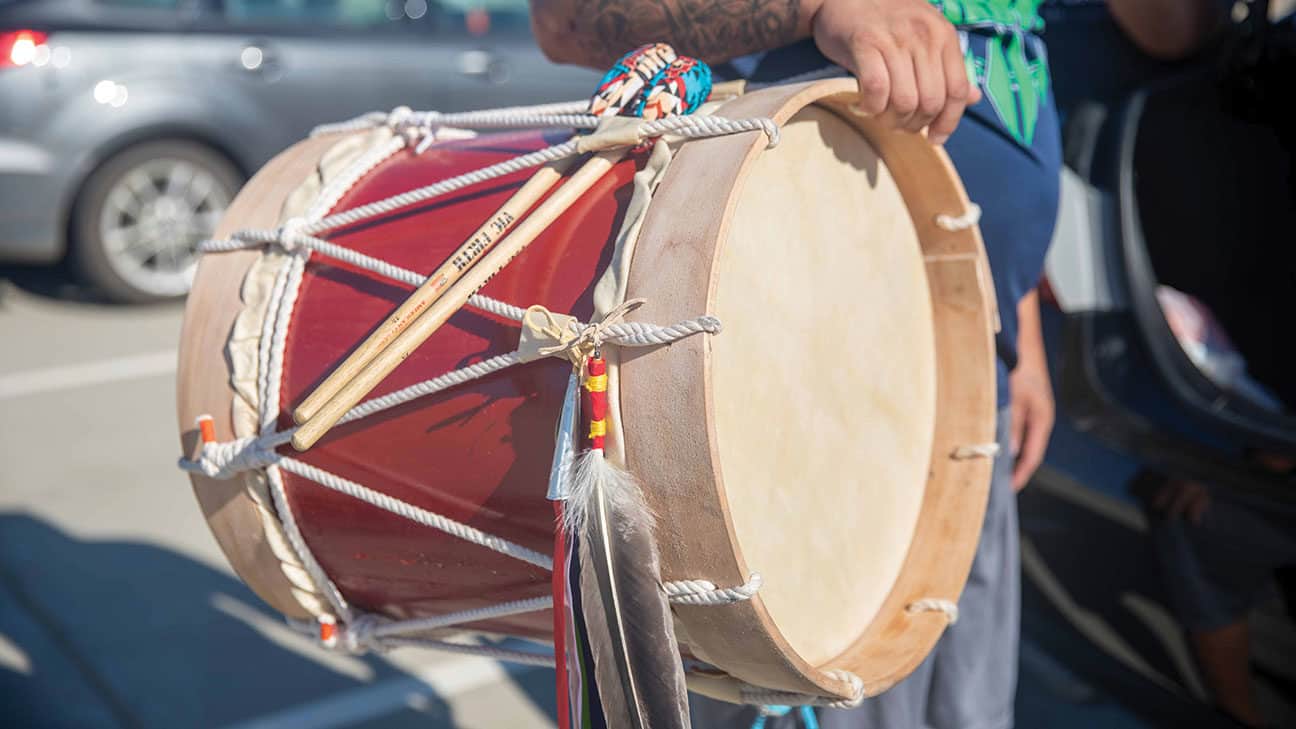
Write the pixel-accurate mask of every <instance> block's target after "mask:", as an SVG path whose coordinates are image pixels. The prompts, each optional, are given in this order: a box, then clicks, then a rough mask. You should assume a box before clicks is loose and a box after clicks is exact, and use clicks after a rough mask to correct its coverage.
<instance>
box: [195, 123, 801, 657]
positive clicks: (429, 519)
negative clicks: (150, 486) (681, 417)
mask: <svg viewBox="0 0 1296 729" xmlns="http://www.w3.org/2000/svg"><path fill="white" fill-rule="evenodd" d="M583 108H584V102H581V105H580V106H579V107H578V106H576V105H575V104H557V105H546V106H544V107H515V108H511V109H502V110H494V111H492V112H470V113H465V114H436V113H422V114H420V113H415V112H411V111H410V110H409V109H405V108H401V109H396V110H394V111H393V112H391V113H389V114H380V113H378V114H368V115H365V116H362V117H358V118H357V119H353V120H350V121H347V122H342V123H340V124H335V125H326V126H323V127H319V128H317V129H316V130H315V132H314V133H315V134H329V133H337V132H350V131H359V130H363V129H369V128H373V127H377V126H381V125H387V126H389V127H391V128H392V129H393V130H394V131H396V132H397V134H395V135H394V136H392V137H391V138H390V139H387V140H385V141H383V142H381V143H379V144H376V145H375V146H374V147H373V148H371V149H369V150H367V151H366V152H364V153H363V154H361V155H360V157H358V158H357V159H356V160H355V161H354V162H352V163H351V164H350V165H348V166H347V168H346V169H345V170H343V171H342V173H341V174H340V175H338V176H337V177H336V178H334V179H333V180H332V181H330V182H329V183H328V184H326V185H325V187H324V189H323V190H321V192H320V195H319V197H318V198H317V199H316V200H315V202H314V203H313V204H312V205H311V207H310V209H309V210H308V212H307V213H306V215H305V216H304V217H302V218H293V219H290V220H288V221H286V222H285V223H284V224H283V225H282V226H281V227H280V228H278V229H277V230H269V231H267V230H248V231H240V232H238V233H235V234H234V235H233V236H232V237H231V238H230V239H228V240H214V241H207V242H205V243H204V244H203V245H202V250H203V251H204V252H211V253H217V252H222V251H232V250H238V249H242V248H251V247H259V246H266V245H277V246H279V247H280V248H281V249H283V250H284V251H285V252H287V253H289V254H290V260H289V261H288V263H287V264H286V265H285V266H283V267H282V268H281V269H280V271H279V273H278V275H277V276H276V278H275V282H274V285H273V287H272V290H271V292H270V296H269V300H268V302H267V314H266V318H265V320H264V322H263V324H262V332H261V337H260V347H259V349H258V368H257V371H258V397H257V400H258V416H259V420H260V424H261V425H260V433H259V435H257V436H255V437H251V436H249V437H243V438H236V439H234V440H231V441H227V442H205V443H203V445H202V447H201V450H200V453H199V456H198V458H197V459H195V460H188V459H181V461H180V467H181V468H183V469H185V470H187V471H192V472H198V473H202V474H203V475H205V476H208V477H211V478H231V477H233V476H235V475H237V474H239V473H242V472H245V471H248V470H253V469H262V470H263V471H264V474H265V477H266V481H267V483H268V486H269V491H270V496H271V500H272V503H273V506H274V510H275V516H277V517H278V520H279V522H280V525H281V526H282V528H283V532H284V535H285V537H286V538H287V541H288V544H289V546H290V547H291V549H292V551H293V552H294V553H295V554H296V556H297V558H298V559H299V561H300V565H299V566H300V568H301V569H304V570H305V572H306V574H307V575H308V576H309V578H310V581H311V582H312V583H313V586H314V588H315V591H316V592H318V593H320V594H322V595H323V597H324V598H325V600H326V601H327V602H328V604H329V606H330V607H331V609H332V611H333V614H332V615H327V614H325V615H320V616H319V622H318V623H316V624H315V625H313V626H309V627H307V628H306V629H307V630H308V631H310V630H311V628H315V629H318V628H319V627H320V626H321V625H323V624H328V625H330V626H335V630H334V632H333V637H332V638H329V639H328V640H326V641H325V642H326V643H330V644H333V645H338V646H340V647H342V648H343V649H345V650H349V651H357V652H358V651H364V650H369V649H377V650H385V649H388V648H393V647H398V646H420V647H425V648H436V649H439V650H447V651H452V652H459V653H470V654H474V655H486V656H489V657H492V658H496V659H500V660H509V661H515V662H521V663H528V664H532V665H545V666H553V664H554V659H553V656H552V655H543V654H536V653H530V652H526V651H513V650H509V649H504V648H499V647H497V646H489V645H479V644H465V643H455V642H449V641H442V640H435V639H430V638H426V637H410V635H411V634H416V633H426V632H428V631H431V630H440V629H444V628H448V627H452V626H455V625H462V624H464V623H472V622H477V621H481V620H489V619H493V618H498V617H503V616H507V615H515V614H519V613H526V612H535V611H538V610H545V609H549V608H550V607H551V605H552V598H550V597H540V598H532V599H527V600H518V601H513V602H508V603H503V604H499V605H493V606H486V607H482V608H476V609H472V610H465V611H461V612H458V613H452V614H448V615H441V616H434V617H426V618H417V619H411V620H399V621H396V620H389V619H387V618H384V617H382V616H378V615H374V614H368V613H364V612H361V611H358V610H356V609H355V608H354V607H353V606H351V605H349V604H348V602H347V600H346V599H345V598H344V597H343V596H342V594H341V592H340V591H339V590H338V588H337V586H336V585H335V584H334V583H333V581H332V580H331V579H330V578H329V576H328V575H327V574H326V573H325V571H324V569H323V568H322V566H321V565H320V564H319V563H318V562H317V561H316V560H315V558H314V556H313V554H312V553H311V550H310V549H309V547H308V546H307V544H306V541H305V539H304V537H303V536H302V533H301V530H300V528H299V526H298V524H297V521H296V517H295V515H294V513H293V511H292V508H291V505H290V503H289V501H288V498H287V493H286V490H285V487H284V481H283V477H282V473H281V471H283V470H286V471H288V472H290V473H293V474H294V475H297V476H299V477H302V478H304V479H307V480H310V481H313V482H315V483H317V484H319V485H321V486H324V487H325V488H329V489H332V490H334V491H337V492H339V493H343V494H346V495H348V496H351V497H352V498H355V499H357V500H360V501H363V502H365V503H368V504H370V505H372V506H375V507H377V508H380V509H383V510H385V511H388V512H390V513H393V514H397V515H399V516H401V517H403V518H406V519H409V520H411V521H414V522H416V523H419V524H422V525H425V526H428V527H430V528H433V529H437V530H439V531H441V532H443V533H446V534H449V535H452V536H455V537H456V538H459V539H462V540H464V541H467V542H469V543H472V544H476V545H479V546H482V547H484V548H487V549H491V550H492V551H495V552H497V553H500V554H503V555H506V556H509V557H512V558H514V559H518V560H521V561H524V562H527V563H529V564H532V565H535V566H537V567H541V568H543V569H546V570H552V568H553V565H552V560H551V559H550V558H549V557H548V556H546V555H544V554H542V553H540V552H537V551H535V550H532V549H530V548H527V547H525V546H522V545H519V544H516V543H514V542H511V541H509V540H507V539H503V538H501V537H496V536H494V535H491V534H489V533H487V532H484V531H482V530H480V529H476V528H474V527H470V526H468V525H466V524H463V523H461V522H458V521H455V520H453V519H450V518H448V517H446V516H443V515H441V514H436V513H434V512H431V511H428V510H426V509H423V508H421V507H417V506H415V505H413V504H409V503H407V502H404V501H402V500H400V499H397V498H394V497H391V496H388V495H386V494H383V493H381V492H378V491H375V490H373V489H370V488H368V487H365V486H363V485H361V484H359V483H356V482H354V481H351V480H349V479H346V478H343V477H342V476H339V475H337V474H334V473H330V472H328V471H326V470H324V469H321V468H318V467H316V466H313V465H311V464H308V463H305V462H303V461H300V460H298V459H295V458H292V457H289V456H286V455H283V454H280V453H278V452H276V451H275V448H277V447H279V446H282V445H284V444H286V443H287V442H288V441H290V440H291V438H292V435H293V433H294V432H295V431H296V428H290V429H288V430H284V431H277V430H276V427H277V423H278V419H279V403H280V386H281V383H282V374H283V356H284V350H285V348H286V342H287V332H288V323H289V321H290V320H291V318H292V313H293V308H294V306H295V305H296V301H297V296H298V293H299V292H300V289H301V282H302V278H303V275H304V271H305V266H306V261H307V260H308V258H309V257H310V256H311V255H312V254H313V253H318V254H320V255H324V256H328V257H330V258H334V259H336V260H340V261H342V262H344V263H347V264H350V265H352V266H354V267H357V268H362V269H365V270H368V271H371V272H373V273H375V274H377V275H379V276H382V277H385V278H388V279H391V280H395V281H399V282H402V283H405V284H407V285H411V286H418V285H421V284H422V283H423V282H424V281H425V280H426V277H425V276H423V275H421V274H418V273H416V272H414V271H411V270H408V269H405V268H402V267H400V266H396V265H394V264H391V263H389V262H386V261H383V260H381V259H378V258H375V257H372V256H368V255H365V254H363V253H360V252H358V251H354V250H351V249H348V248H345V247H343V246H339V245H336V244H334V243H331V242H329V241H327V240H324V239H322V238H320V237H319V234H321V233H324V232H327V231H329V230H333V229H335V228H340V227H344V226H347V225H352V224H354V223H357V222H360V221H363V220H367V219H371V218H375V217H378V216H381V215H385V214H388V213H391V212H394V211H396V210H399V209H401V208H404V207H408V206H411V205H415V204H418V203H421V202H425V201H427V200H430V199H432V198H435V197H437V196H440V195H444V194H447V193H449V192H453V191H455V190H460V189H463V188H466V187H468V186H471V185H475V184H478V183H480V182H484V181H487V180H490V179H495V178H498V177H502V176H504V175H508V174H512V173H514V172H518V171H521V170H525V169H529V168H532V167H537V166H539V165H542V164H545V163H547V162H551V161H556V160H560V159H565V158H567V157H572V156H575V155H577V154H579V153H580V150H579V149H578V148H577V141H578V140H572V141H571V142H567V143H564V144H559V145H554V146H551V147H548V148H545V149H542V150H538V151H536V152H532V153H530V154H526V155H521V156H519V157H516V158H513V159H511V160H506V161H504V162H501V163H497V164H494V165H489V166H487V167H484V168H481V169H479V170H474V171H472V172H468V173H465V174H462V175H458V176H455V177H452V178H449V179H446V180H442V181H440V182H438V183H435V184H432V185H428V186H425V187H422V188H418V189H416V190H411V191H409V192H406V193H402V194H398V195H394V196H391V197H389V198H386V199H383V200H379V201H377V202H374V203H369V204H367V205H361V206H359V207H356V208H352V209H349V210H344V211H341V212H338V213H335V214H333V215H328V216H327V217H325V214H326V213H327V211H328V210H330V209H332V208H333V207H335V206H336V205H337V203H338V202H339V201H340V200H341V198H342V197H343V196H344V195H345V194H346V193H347V191H348V190H350V189H351V187H353V186H354V185H355V183H356V182H358V181H359V179H360V178H361V177H363V176H364V175H366V174H368V173H369V172H370V171H372V170H373V169H374V168H376V167H377V166H378V165H379V164H381V163H382V162H383V161H385V160H387V159H388V158H390V157H391V156H392V155H394V154H396V153H397V152H398V151H399V150H401V149H403V148H405V147H406V146H408V145H409V144H411V143H413V142H414V141H415V140H416V139H418V138H419V137H420V136H422V137H423V140H424V142H426V141H427V139H428V138H430V136H431V135H433V134H434V128H437V127H448V126H451V125H459V126H476V127H484V126H536V125H546V124H548V123H552V125H553V126H565V127H575V128H590V127H592V126H593V124H591V123H590V122H591V121H593V119H594V118H593V117H592V116H591V115H588V114H583V113H581V112H582V110H583ZM542 117H543V118H542ZM752 131H757V132H761V133H763V134H765V135H766V137H767V140H768V145H769V146H771V147H772V146H774V145H775V144H777V143H778V127H777V125H775V124H774V123H773V122H772V121H771V120H769V119H724V118H721V117H672V118H668V119H663V120H658V121H653V122H646V123H644V124H643V125H641V126H640V128H639V137H640V138H641V139H648V138H652V137H657V136H662V135H666V134H670V135H675V136H679V137H682V138H685V139H697V138H705V137H714V136H720V135H726V134H738V133H744V132H752ZM411 132H416V133H411ZM468 303H469V305H471V306H473V307H474V308H477V309H479V310H482V311H486V312H489V313H491V314H494V315H496V316H499V317H501V318H504V319H508V320H511V321H514V322H521V321H522V320H523V318H524V317H525V314H526V310H524V309H522V308H521V307H517V306H514V305H512V304H508V303H505V302H502V301H498V300H496V299H492V298H490V297H486V296H481V295H479V294H478V295H474V296H472V297H471V298H470V299H469V302H468ZM577 325H578V326H579V327H582V328H587V327H589V326H590V325H585V324H580V323H579V322H577ZM598 327H599V329H600V335H601V337H602V339H603V341H604V342H606V343H609V344H614V345H620V346H629V347H642V346H655V345H662V344H669V343H670V342H674V341H677V340H679V339H682V338H684V337H689V336H693V335H694V334H702V333H708V334H714V333H717V332H719V331H720V321H719V320H718V319H716V318H715V317H712V316H699V317H697V318H695V319H690V320H687V321H683V322H679V323H677V324H673V325H670V326H665V327H663V326H657V325H653V324H646V323H642V322H616V323H603V324H600V325H598ZM522 361H523V360H522V359H521V357H520V355H519V354H518V353H516V352H511V353H507V354H502V355H498V356H495V357H491V358H489V359H486V360H483V361H482V362H477V363H474V364H471V365H468V366H466V367H462V368H460V369H457V370H453V371H451V372H447V373H444V374H442V375H439V376H438V377H434V378H432V379H429V380H425V381H423V382H419V383H416V384H414V385H411V386H409V387H406V388H403V389H401V390H398V391H396V392H392V393H389V394H387V395H383V396H380V397H376V398H372V399H370V400H367V401H365V402H363V403H361V404H359V405H357V406H356V407H354V408H352V409H351V410H350V411H348V412H347V414H346V415H345V416H344V417H343V418H342V419H341V420H340V423H349V422H354V421H356V420H360V419H362V418H365V417H369V416H371V415H374V414H375V413H379V412H382V411H384V410H387V409H389V408H393V407H396V406H398V405H401V404H403V403H406V402H409V401H411V400H414V399H416V398H419V397H425V396H427V395H431V394H433V393H436V392H440V391H442V390H445V389H447V388H450V387H453V386H456V385H459V384H463V383H466V382H469V381H472V380H475V379H479V378H481V377H485V376H487V375H490V374H493V373H495V372H498V371H500V370H503V369H505V368H508V367H511V366H514V365H517V364H520V363H522ZM284 566H285V569H288V567H289V565H288V563H286V562H285V565H284ZM294 569H296V566H294ZM662 588H663V590H664V591H665V593H666V595H667V598H668V599H669V600H670V601H671V602H673V603H676V604H685V605H725V604H731V603H734V602H737V601H740V600H747V599H751V597H752V596H753V595H755V593H756V591H757V590H758V589H759V588H760V576H759V575H757V574H752V575H751V577H750V579H749V580H748V582H747V583H745V584H743V585H739V586H737V587H730V588H722V587H717V586H716V585H715V584H713V583H711V582H709V581H705V580H681V581H676V582H667V583H664V584H663V585H662ZM337 621H340V622H341V624H340V625H339V624H337ZM297 627H303V626H302V625H301V624H298V625H297ZM311 632H314V631H311ZM320 637H321V639H322V640H323V639H324V636H323V633H322V632H321V633H320Z"/></svg>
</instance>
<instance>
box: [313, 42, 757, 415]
mask: <svg viewBox="0 0 1296 729" xmlns="http://www.w3.org/2000/svg"><path fill="white" fill-rule="evenodd" d="M642 50H643V49H640V51H642ZM673 53H674V52H673V51H671V55H672V56H673ZM632 55H633V54H632ZM623 63H625V64H626V65H633V62H632V61H626V60H623ZM744 83H745V82H743V81H738V82H725V83H720V84H715V85H714V86H712V87H711V89H710V93H709V97H710V98H713V99H714V98H724V97H726V96H739V95H741V94H742V92H743V88H744V86H743V84H744ZM598 99H599V97H598V96H596V97H595V102H597V101H598ZM605 101H608V102H610V103H613V104H616V103H621V104H624V103H625V102H626V101H627V100H626V99H612V100H605ZM595 102H592V103H591V108H593V107H594V106H595ZM613 110H615V109H613ZM569 164H570V161H569V160H564V161H560V162H555V163H551V164H549V165H546V166H545V167H543V168H541V169H540V170H539V171H538V172H536V173H535V174H534V175H533V176H532V177H531V179H529V180H527V182H526V183H525V184H524V185H523V186H522V187H521V188H520V189H518V191H517V192H516V193H514V194H513V196H512V197H510V198H509V199H508V200H507V201H506V202H505V203H504V204H503V205H502V206H500V208H499V210H496V211H495V214H494V215H492V216H490V218H488V219H487V221H486V222H485V223H484V224H482V226H481V227H480V228H478V229H477V230H475V231H473V233H472V234H471V235H469V236H468V238H467V240H465V241H464V243H463V245H461V246H460V247H459V249H458V250H457V251H455V252H454V254H452V255H451V256H450V257H449V258H448V259H447V260H446V262H445V263H443V264H442V265H441V267H440V268H438V269H437V270H436V271H433V272H432V275H431V276H429V277H428V280H427V281H426V282H424V283H423V285H422V286H420V287H419V288H418V289H417V290H415V291H414V293H413V294H411V295H410V297H409V298H408V299H406V300H405V303H403V304H401V306H400V308H398V309H397V310H396V311H395V312H393V313H392V314H391V315H390V316H389V317H387V320H386V321H384V322H383V323H382V324H381V325H380V326H379V327H378V328H377V329H375V330H374V331H373V333H372V334H370V335H369V338H368V339H366V340H365V341H364V342H363V343H362V344H361V345H360V346H359V347H357V348H356V350H355V351H354V352H352V353H351V354H350V355H349V356H348V357H347V358H346V359H345V360H344V361H343V362H342V364H340V365H338V366H337V367H336V368H335V369H334V370H333V371H332V372H331V373H329V375H328V377H326V378H325V379H324V381H323V382H321V383H320V384H319V385H318V386H316V388H315V390H314V391H313V392H311V393H310V394H309V395H307V396H306V399H305V400H303V401H302V402H301V403H300V404H299V405H298V406H297V408H296V409H295V410H293V421H294V422H296V423H298V424H301V423H305V422H306V421H308V420H310V419H311V418H313V417H314V416H315V414H316V413H317V412H319V409H320V408H321V407H322V406H323V405H324V403H326V402H328V401H329V400H330V399H332V398H333V397H335V396H336V395H337V393H338V392H339V391H340V390H341V389H342V388H343V387H344V386H345V385H346V383H347V382H349V381H350V380H352V379H353V378H355V376H356V375H357V374H358V373H359V372H360V371H361V369H362V368H363V367H364V366H365V365H366V364H368V363H369V362H370V361H371V360H373V358H374V357H375V356H377V354H378V353H379V352H381V351H382V350H383V349H384V348H385V347H387V345H388V344H389V343H391V342H392V340H394V339H395V338H396V337H397V336H399V335H400V333H401V332H403V331H405V329H406V327H408V326H409V325H410V323H411V322H413V321H414V320H415V319H416V318H417V317H418V316H419V315H420V314H421V313H422V312H423V311H424V310H426V309H427V307H429V306H431V305H432V304H433V303H434V302H435V301H436V300H437V299H438V298H440V297H441V294H442V293H444V292H445V290H446V289H447V288H448V287H449V286H450V285H452V284H453V283H454V282H455V281H457V280H458V279H459V277H460V276H461V275H463V272H464V271H465V270H467V269H468V268H469V267H470V266H472V265H473V263H474V262H475V261H476V260H477V259H478V257H479V256H481V255H482V254H484V253H485V252H486V251H487V250H489V249H490V248H491V246H492V245H493V244H494V243H495V242H497V241H498V240H499V238H500V236H501V234H503V233H506V232H507V231H508V229H509V228H510V227H512V224H513V223H515V222H517V220H518V219H519V218H521V217H522V215H524V214H525V213H526V211H527V210H529V209H530V208H531V206H532V205H534V204H535V203H536V201H537V200H539V199H540V198H541V197H543V196H544V194H545V193H546V192H548V191H549V189H550V188H551V187H553V186H554V184H555V183H557V182H558V180H559V179H561V177H562V173H563V172H565V171H566V168H567V166H568V165H569Z"/></svg>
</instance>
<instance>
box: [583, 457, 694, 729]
mask: <svg viewBox="0 0 1296 729" xmlns="http://www.w3.org/2000/svg"><path fill="white" fill-rule="evenodd" d="M576 468H577V470H576V478H575V485H574V487H573V493H572V495H571V498H570V499H569V500H568V502H567V504H568V508H567V509H566V510H565V513H566V514H568V515H570V516H569V519H570V520H571V521H569V522H568V523H569V524H571V525H572V526H573V527H574V528H575V529H576V532H575V533H576V534H578V536H579V543H580V589H581V597H582V600H583V604H584V614H585V627H586V630H587V631H588V632H589V637H590V648H591V652H592V653H593V655H594V673H595V680H596V681H597V682H598V687H599V698H600V700H601V701H602V703H603V710H604V714H605V715H606V716H607V720H608V725H609V726H613V727H623V726H624V727H634V729H687V728H688V726H689V716H688V692H687V689H686V688H685V684H684V670H683V666H682V665H681V663H680V657H679V648H678V645H677V643H676V640H675V626H674V621H673V620H672V618H671V612H670V604H669V603H668V602H667V599H666V595H665V593H664V592H663V591H662V589H661V560H660V557H659V555H658V551H657V542H656V540H655V539H654V538H653V517H652V512H651V511H649V509H648V506H647V504H645V503H644V501H643V496H642V494H641V493H640V492H639V487H638V485H636V484H635V483H634V481H633V479H631V478H630V476H629V474H627V473H625V472H624V471H621V470H620V469H618V468H616V467H615V466H612V465H611V464H609V463H607V461H606V460H604V458H603V454H602V453H601V452H590V453H586V454H585V455H584V456H582V457H581V459H580V461H579V462H578V463H577V467H576Z"/></svg>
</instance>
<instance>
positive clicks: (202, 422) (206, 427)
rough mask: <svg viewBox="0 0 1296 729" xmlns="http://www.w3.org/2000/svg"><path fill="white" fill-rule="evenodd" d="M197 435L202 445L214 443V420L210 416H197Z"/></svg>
mask: <svg viewBox="0 0 1296 729" xmlns="http://www.w3.org/2000/svg"><path fill="white" fill-rule="evenodd" d="M197 424H198V433H199V435H200V436H201V437H202V442H203V443H215V442H216V420H215V419H214V418H212V416H210V415H199V416H198V421H197Z"/></svg>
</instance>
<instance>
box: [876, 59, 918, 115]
mask: <svg viewBox="0 0 1296 729" xmlns="http://www.w3.org/2000/svg"><path fill="white" fill-rule="evenodd" d="M880 50H881V51H882V59H883V60H884V61H885V62H886V70H887V75H888V77H889V78H890V80H891V94H890V96H889V98H888V99H887V106H886V114H887V116H888V117H890V118H891V123H892V124H894V125H895V126H896V127H904V126H905V125H906V124H907V123H908V121H909V118H910V117H912V116H913V115H914V112H916V111H917V110H918V81H917V80H916V79H915V78H914V64H913V59H912V58H911V57H910V56H909V54H908V53H906V52H905V51H902V50H900V49H899V48H897V47H895V46H886V47H883V48H881V49H880Z"/></svg>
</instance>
